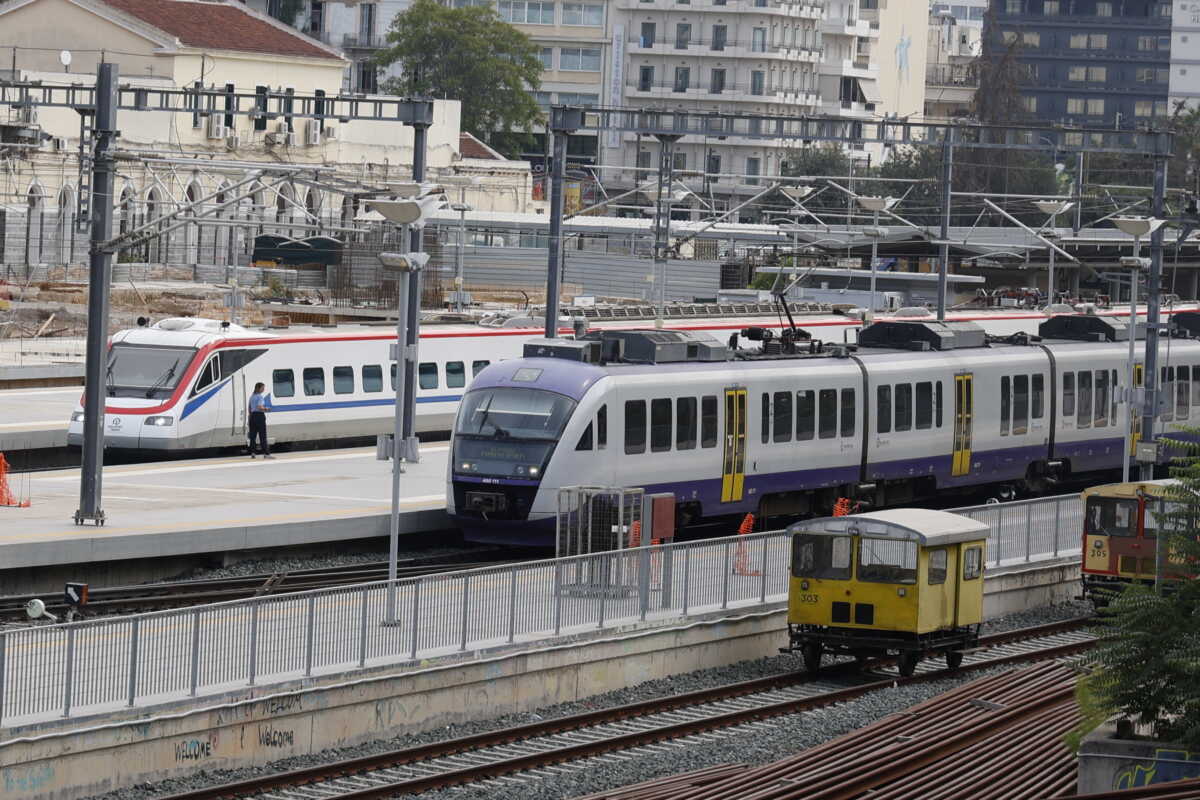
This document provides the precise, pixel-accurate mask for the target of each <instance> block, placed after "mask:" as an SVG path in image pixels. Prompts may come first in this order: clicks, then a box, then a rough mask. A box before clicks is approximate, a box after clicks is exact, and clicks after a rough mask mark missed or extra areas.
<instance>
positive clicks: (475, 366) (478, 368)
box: [471, 361, 492, 378]
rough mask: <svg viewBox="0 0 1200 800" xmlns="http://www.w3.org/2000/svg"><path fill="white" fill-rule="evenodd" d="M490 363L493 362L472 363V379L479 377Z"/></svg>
mask: <svg viewBox="0 0 1200 800" xmlns="http://www.w3.org/2000/svg"><path fill="white" fill-rule="evenodd" d="M490 363H492V362H490V361H472V362H471V377H472V378H474V377H475V376H476V375H478V374H479V373H480V372H482V371H483V368H484V367H486V366H487V365H488V364H490Z"/></svg>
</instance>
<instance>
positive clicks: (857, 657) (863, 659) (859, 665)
mask: <svg viewBox="0 0 1200 800" xmlns="http://www.w3.org/2000/svg"><path fill="white" fill-rule="evenodd" d="M854 668H855V669H856V670H858V671H859V672H863V671H864V670H866V668H867V656H866V655H865V654H863V653H855V654H854Z"/></svg>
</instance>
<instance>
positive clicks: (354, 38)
mask: <svg viewBox="0 0 1200 800" xmlns="http://www.w3.org/2000/svg"><path fill="white" fill-rule="evenodd" d="M386 44H387V39H386V38H385V37H383V36H379V35H376V34H373V33H372V34H366V33H347V34H346V35H344V36H343V37H342V47H350V48H353V49H356V50H378V49H379V48H381V47H384V46H385V45H386Z"/></svg>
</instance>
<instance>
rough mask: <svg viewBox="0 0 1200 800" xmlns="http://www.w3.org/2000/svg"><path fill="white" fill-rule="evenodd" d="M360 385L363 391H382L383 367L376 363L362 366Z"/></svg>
mask: <svg viewBox="0 0 1200 800" xmlns="http://www.w3.org/2000/svg"><path fill="white" fill-rule="evenodd" d="M362 387H363V391H364V392H382V391H383V367H381V366H379V365H378V364H368V365H366V366H365V367H363V368H362Z"/></svg>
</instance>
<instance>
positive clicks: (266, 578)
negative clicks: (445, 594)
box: [0, 550, 521, 622]
mask: <svg viewBox="0 0 1200 800" xmlns="http://www.w3.org/2000/svg"><path fill="white" fill-rule="evenodd" d="M520 558H521V556H520V555H519V554H518V553H516V552H514V551H510V550H480V551H478V552H469V553H463V554H461V555H443V556H430V557H428V558H408V559H401V561H400V562H399V566H398V569H397V574H398V575H399V576H400V577H401V578H415V577H420V576H421V575H434V574H437V573H439V572H451V571H454V570H462V569H475V568H477V567H494V566H499V565H501V564H506V563H511V562H513V561H516V560H519V559H520ZM387 576H388V567H387V562H386V561H372V562H367V563H363V564H348V565H345V566H340V567H319V568H312V569H298V570H288V571H285V572H274V573H262V574H257V575H245V576H242V577H237V578H213V579H200V580H191V581H172V582H169V583H146V584H136V585H133V586H111V587H93V588H91V589H89V591H88V602H87V605H86V607H85V609H86V611H85V612H84V616H90V615H98V614H118V613H138V612H143V611H158V610H161V609H166V608H180V607H185V606H193V605H201V604H204V603H221V602H225V601H227V600H244V599H246V598H250V597H261V596H263V595H270V594H283V593H286V592H301V591H305V590H308V589H329V588H332V587H336V586H344V585H350V584H360V583H370V582H372V581H382V580H386V579H387ZM34 598H39V599H41V600H43V601H44V602H45V603H46V608H47V610H48V611H50V612H51V613H53V614H56V615H59V616H60V617H61V615H62V614H64V613H65V612H66V610H67V606H66V604H65V603H64V602H63V598H62V596H61V595H50V594H46V593H43V594H21V595H5V596H0V621H3V622H18V621H26V620H27V617H26V615H25V604H26V603H28V602H29V601H30V600H32V599H34Z"/></svg>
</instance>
